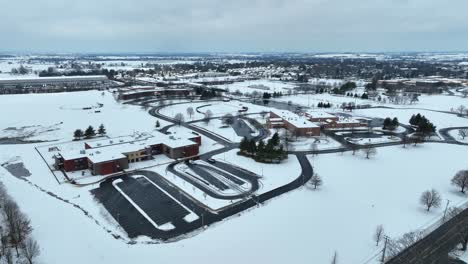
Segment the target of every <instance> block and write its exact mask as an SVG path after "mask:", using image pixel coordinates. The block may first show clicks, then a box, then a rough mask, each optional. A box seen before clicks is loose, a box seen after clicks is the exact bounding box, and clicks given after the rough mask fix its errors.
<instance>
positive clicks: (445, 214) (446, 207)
mask: <svg viewBox="0 0 468 264" xmlns="http://www.w3.org/2000/svg"><path fill="white" fill-rule="evenodd" d="M449 204H450V200H449V199H447V205H445V210H444V218H443V221H444V222H445V217H446V216H447V210H448V206H449Z"/></svg>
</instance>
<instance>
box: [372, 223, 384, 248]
mask: <svg viewBox="0 0 468 264" xmlns="http://www.w3.org/2000/svg"><path fill="white" fill-rule="evenodd" d="M384 235H385V231H384V228H383V226H382V225H378V226H377V228H376V229H375V233H374V241H375V243H376V246H377V247H378V246H379V242H380V241H381V240H382V238H383V236H384Z"/></svg>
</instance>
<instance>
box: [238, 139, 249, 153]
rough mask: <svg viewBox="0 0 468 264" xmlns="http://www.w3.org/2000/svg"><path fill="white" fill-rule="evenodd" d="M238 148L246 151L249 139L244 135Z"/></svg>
mask: <svg viewBox="0 0 468 264" xmlns="http://www.w3.org/2000/svg"><path fill="white" fill-rule="evenodd" d="M239 149H240V151H241V152H246V151H248V150H249V140H248V139H247V137H244V138H243V139H242V140H241V142H240V144H239Z"/></svg>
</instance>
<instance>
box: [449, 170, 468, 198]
mask: <svg viewBox="0 0 468 264" xmlns="http://www.w3.org/2000/svg"><path fill="white" fill-rule="evenodd" d="M452 184H453V185H455V186H457V187H460V189H461V190H460V191H461V192H462V193H465V188H466V187H467V186H468V170H461V171H459V172H457V174H455V176H453V178H452Z"/></svg>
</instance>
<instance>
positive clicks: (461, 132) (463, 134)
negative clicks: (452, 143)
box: [458, 128, 468, 139]
mask: <svg viewBox="0 0 468 264" xmlns="http://www.w3.org/2000/svg"><path fill="white" fill-rule="evenodd" d="M458 135H459V136H460V137H461V138H462V139H465V137H466V136H467V135H468V129H467V128H463V129H459V130H458Z"/></svg>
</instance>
